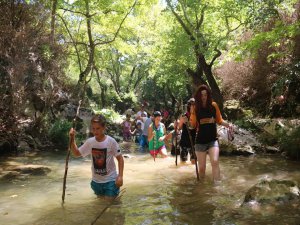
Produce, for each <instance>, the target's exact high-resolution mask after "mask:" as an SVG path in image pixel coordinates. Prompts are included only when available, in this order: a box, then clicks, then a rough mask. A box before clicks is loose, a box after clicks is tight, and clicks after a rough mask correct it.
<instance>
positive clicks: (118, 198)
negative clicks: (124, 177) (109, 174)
mask: <svg viewBox="0 0 300 225" xmlns="http://www.w3.org/2000/svg"><path fill="white" fill-rule="evenodd" d="M124 193H125V189H122V190H121V191H120V193H119V195H117V196H116V197H114V198H113V199H112V200H111V202H110V203H109V204H107V206H105V207H104V209H102V211H101V212H100V213H99V214H98V215H97V217H96V218H95V219H94V220H93V221H92V222H91V225H94V224H95V223H96V222H97V220H98V219H99V218H100V217H101V216H102V215H103V213H105V211H106V210H107V209H108V208H110V207H111V206H112V204H114V202H116V201H117V200H120V199H121V197H122V196H123V194H124Z"/></svg>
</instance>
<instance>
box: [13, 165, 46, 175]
mask: <svg viewBox="0 0 300 225" xmlns="http://www.w3.org/2000/svg"><path fill="white" fill-rule="evenodd" d="M7 169H9V170H12V171H17V172H20V173H22V174H30V175H46V174H48V173H49V172H50V171H51V169H50V168H49V167H48V166H43V165H18V166H11V167H9V168H7Z"/></svg>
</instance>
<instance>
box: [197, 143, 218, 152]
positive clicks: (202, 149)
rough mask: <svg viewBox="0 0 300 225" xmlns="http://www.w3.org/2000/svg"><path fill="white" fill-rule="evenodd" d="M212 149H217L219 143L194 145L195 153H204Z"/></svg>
mask: <svg viewBox="0 0 300 225" xmlns="http://www.w3.org/2000/svg"><path fill="white" fill-rule="evenodd" d="M212 147H219V142H218V141H217V140H216V141H211V142H208V143H206V144H195V151H196V152H206V151H208V150H209V149H210V148H212Z"/></svg>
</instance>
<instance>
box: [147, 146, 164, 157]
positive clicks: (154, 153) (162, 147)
mask: <svg viewBox="0 0 300 225" xmlns="http://www.w3.org/2000/svg"><path fill="white" fill-rule="evenodd" d="M158 153H159V154H161V155H168V153H167V149H166V146H165V145H163V146H161V147H160V148H159V149H155V150H150V154H151V155H152V156H153V157H155V156H157V154H158Z"/></svg>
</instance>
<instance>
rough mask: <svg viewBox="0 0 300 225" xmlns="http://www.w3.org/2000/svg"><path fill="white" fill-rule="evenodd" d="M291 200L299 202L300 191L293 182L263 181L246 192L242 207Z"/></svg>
mask: <svg viewBox="0 0 300 225" xmlns="http://www.w3.org/2000/svg"><path fill="white" fill-rule="evenodd" d="M291 200H297V201H300V190H299V186H298V185H297V183H296V182H295V181H292V180H276V179H273V180H265V179H264V180H261V181H260V182H259V183H258V184H256V185H254V186H253V187H251V188H250V189H249V190H248V191H247V193H246V195H245V199H244V202H243V205H245V204H253V203H260V204H265V203H267V204H269V203H279V202H288V201H291Z"/></svg>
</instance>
